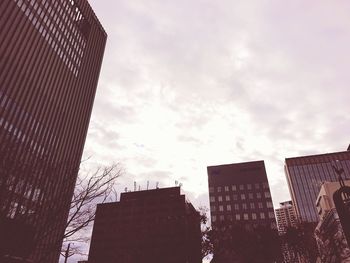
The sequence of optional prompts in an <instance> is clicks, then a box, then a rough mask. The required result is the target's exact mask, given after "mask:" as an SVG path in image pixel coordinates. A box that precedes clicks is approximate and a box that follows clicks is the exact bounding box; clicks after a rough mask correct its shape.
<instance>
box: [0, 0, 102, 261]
mask: <svg viewBox="0 0 350 263" xmlns="http://www.w3.org/2000/svg"><path fill="white" fill-rule="evenodd" d="M0 14H1V16H0V28H1V30H0V39H1V41H0V83H1V86H0V142H1V143H0V233H1V234H0V261H1V262H33V263H37V262H45V263H50V262H57V261H58V257H59V252H60V247H61V243H62V235H63V232H64V227H65V222H66V220H67V215H68V210H69V205H70V200H71V197H72V193H73V189H74V184H75V181H76V177H77V172H78V169H79V164H80V159H81V156H82V152H83V147H84V143H85V138H86V134H87V129H88V125H89V120H90V115H91V110H92V106H93V101H94V97H95V92H96V87H97V82H98V77H99V73H100V67H101V63H102V57H103V53H104V48H105V43H106V33H105V31H104V29H103V28H102V26H101V24H100V23H99V21H98V19H97V17H96V15H95V14H94V12H93V10H92V9H91V7H90V5H89V4H88V2H87V0H57V1H48V0H30V1H29V0H1V1H0Z"/></svg>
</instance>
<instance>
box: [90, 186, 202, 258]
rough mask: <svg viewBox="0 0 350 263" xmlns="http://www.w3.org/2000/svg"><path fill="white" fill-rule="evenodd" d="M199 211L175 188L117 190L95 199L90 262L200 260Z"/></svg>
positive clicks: (178, 188)
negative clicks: (111, 197) (115, 198)
mask: <svg viewBox="0 0 350 263" xmlns="http://www.w3.org/2000/svg"><path fill="white" fill-rule="evenodd" d="M200 231H201V230H200V216H199V213H198V212H197V211H196V210H195V209H194V207H193V206H192V205H191V204H190V203H189V202H187V201H186V198H185V195H182V194H181V192H180V187H172V188H163V189H154V190H146V191H137V192H128V193H122V194H121V198H120V202H114V203H107V204H99V205H98V206H97V212H96V218H95V222H94V228H93V232H92V239H91V245H90V251H89V260H88V262H89V263H100V262H104V263H114V262H118V263H129V262H135V263H139V262H140V263H141V262H142V263H158V262H159V263H161V262H167V263H200V262H202V258H201V233H200Z"/></svg>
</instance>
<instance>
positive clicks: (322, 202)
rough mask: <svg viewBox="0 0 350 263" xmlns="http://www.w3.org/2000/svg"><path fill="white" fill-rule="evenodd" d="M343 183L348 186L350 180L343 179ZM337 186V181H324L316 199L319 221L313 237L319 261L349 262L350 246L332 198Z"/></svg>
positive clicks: (338, 186) (338, 185)
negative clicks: (319, 257)
mask: <svg viewBox="0 0 350 263" xmlns="http://www.w3.org/2000/svg"><path fill="white" fill-rule="evenodd" d="M345 185H346V186H350V180H347V181H345ZM339 188H340V184H339V182H324V183H323V184H322V186H321V189H320V193H319V195H318V197H317V201H316V207H317V212H318V215H319V218H320V221H319V222H318V224H317V227H316V229H315V237H316V241H317V245H318V250H319V254H320V256H321V262H331V263H332V262H334V263H337V262H350V247H349V244H348V242H347V239H346V235H345V233H344V229H343V225H342V223H341V220H340V218H339V215H338V212H337V209H336V205H335V203H334V200H333V196H334V193H335V192H336V191H337V190H338V189H339ZM346 223H347V224H348V223H349V222H346Z"/></svg>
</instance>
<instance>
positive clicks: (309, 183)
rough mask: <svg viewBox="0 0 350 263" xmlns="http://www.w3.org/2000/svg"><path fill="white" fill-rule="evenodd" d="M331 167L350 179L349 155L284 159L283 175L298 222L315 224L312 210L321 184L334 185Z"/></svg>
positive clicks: (314, 214) (316, 218) (344, 152)
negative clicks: (328, 183) (342, 171)
mask: <svg viewBox="0 0 350 263" xmlns="http://www.w3.org/2000/svg"><path fill="white" fill-rule="evenodd" d="M332 165H335V166H339V168H340V167H341V168H343V169H344V173H343V178H344V179H350V151H343V152H335V153H326V154H318V155H309V156H301V157H294V158H286V160H285V173H286V177H287V182H288V187H289V191H290V195H291V197H292V201H293V204H294V206H295V212H296V216H297V218H298V220H301V221H303V222H314V223H316V222H318V219H319V217H318V214H317V211H316V207H315V202H316V198H317V195H318V193H319V191H320V188H321V184H322V182H325V181H329V182H331V181H337V180H338V176H337V174H336V173H335V172H334V170H333V168H332Z"/></svg>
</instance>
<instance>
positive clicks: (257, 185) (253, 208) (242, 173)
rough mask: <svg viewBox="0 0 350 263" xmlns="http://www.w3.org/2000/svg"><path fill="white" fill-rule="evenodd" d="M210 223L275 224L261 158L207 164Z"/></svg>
mask: <svg viewBox="0 0 350 263" xmlns="http://www.w3.org/2000/svg"><path fill="white" fill-rule="evenodd" d="M207 170H208V181H209V199H210V213H211V222H212V225H213V226H215V224H217V223H220V222H225V223H239V224H243V225H246V226H247V227H248V228H249V227H256V226H258V225H264V226H265V225H266V226H271V227H273V228H275V227H276V220H275V214H274V209H273V204H272V199H271V192H270V187H269V183H268V180H267V175H266V170H265V164H264V161H256V162H247V163H237V164H227V165H218V166H209V167H207Z"/></svg>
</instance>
